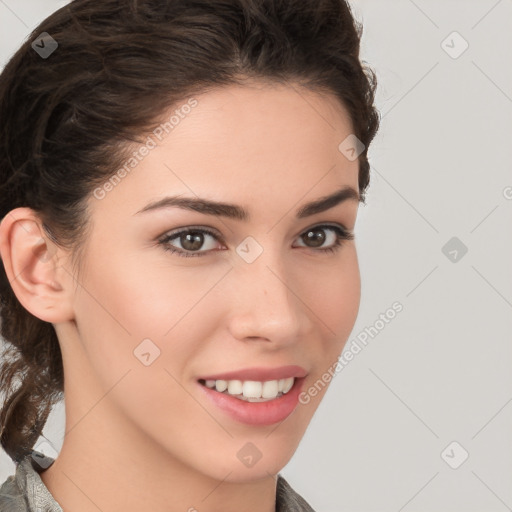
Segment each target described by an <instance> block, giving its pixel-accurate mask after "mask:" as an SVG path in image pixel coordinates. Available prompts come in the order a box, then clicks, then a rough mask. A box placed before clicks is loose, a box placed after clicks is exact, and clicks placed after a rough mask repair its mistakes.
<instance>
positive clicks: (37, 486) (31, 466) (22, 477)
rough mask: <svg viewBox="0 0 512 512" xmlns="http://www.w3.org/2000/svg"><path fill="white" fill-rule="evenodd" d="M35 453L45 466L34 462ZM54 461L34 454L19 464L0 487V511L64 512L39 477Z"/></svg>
mask: <svg viewBox="0 0 512 512" xmlns="http://www.w3.org/2000/svg"><path fill="white" fill-rule="evenodd" d="M33 453H37V456H38V460H42V461H44V462H45V465H43V466H40V465H37V463H36V462H35V461H33V457H32V455H33ZM53 461H54V459H52V458H50V457H45V456H44V455H42V454H39V453H38V452H32V453H31V454H29V455H27V456H26V457H25V458H23V459H22V460H21V461H20V462H18V463H17V464H16V472H15V474H14V475H11V476H9V477H8V478H7V480H5V482H4V483H3V484H2V485H1V486H0V511H1V512H39V511H40V510H44V511H45V512H62V508H61V507H60V506H59V505H58V504H57V502H55V500H54V499H53V497H52V496H51V494H50V492H49V491H48V489H47V488H46V486H45V485H44V483H43V481H42V480H41V477H40V476H39V471H41V469H42V468H44V467H48V466H49V465H51V463H52V462H53Z"/></svg>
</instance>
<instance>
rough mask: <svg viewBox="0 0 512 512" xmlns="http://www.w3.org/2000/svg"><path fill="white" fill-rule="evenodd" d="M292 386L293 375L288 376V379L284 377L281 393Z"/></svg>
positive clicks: (286, 391)
mask: <svg viewBox="0 0 512 512" xmlns="http://www.w3.org/2000/svg"><path fill="white" fill-rule="evenodd" d="M292 386H293V377H290V378H289V379H284V383H283V393H288V391H290V389H292Z"/></svg>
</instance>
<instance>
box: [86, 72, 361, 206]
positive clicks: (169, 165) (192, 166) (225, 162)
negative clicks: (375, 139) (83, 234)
mask: <svg viewBox="0 0 512 512" xmlns="http://www.w3.org/2000/svg"><path fill="white" fill-rule="evenodd" d="M187 105H188V106H187ZM191 105H192V106H191ZM185 106H187V108H185ZM351 133H352V123H351V120H350V117H349V115H348V112H347V110H346V109H345V107H344V106H343V105H342V104H341V103H340V101H339V100H338V99H337V98H335V97H334V96H333V95H330V94H319V93H317V92H313V91H310V90H306V89H304V88H302V87H300V86H299V85H297V84H275V83H268V82H254V81H253V82H248V84H247V85H244V86H240V85H231V86H224V87H219V88H217V89H213V90H210V91H208V92H206V93H203V94H200V95H197V96H194V97H193V98H190V99H189V100H188V101H183V103H182V104H177V105H175V106H173V108H172V109H171V110H170V111H169V112H166V113H165V115H163V116H162V124H161V125H160V127H159V128H157V130H155V131H154V132H152V133H150V134H149V136H148V139H147V143H146V146H148V147H150V146H151V149H150V150H147V151H137V148H135V152H136V153H137V152H138V155H137V157H136V158H135V157H134V158H135V159H136V160H137V161H136V162H134V158H131V160H132V162H130V165H127V166H126V168H125V170H126V172H123V173H122V174H123V176H122V179H121V180H116V181H117V182H116V184H115V186H114V187H109V192H108V194H106V196H105V198H104V200H102V201H101V205H94V206H95V207H99V208H102V207H105V208H106V207H108V206H109V205H110V204H113V205H115V206H116V207H118V208H119V209H120V210H121V211H122V210H126V211H128V210H130V211H131V213H132V214H133V213H134V212H135V211H137V210H139V209H140V208H142V207H143V206H144V205H145V203H147V201H148V200H154V199H156V198H158V197H162V196H164V195H166V194H171V193H172V194H186V195H189V196H190V195H192V196H194V195H196V196H201V197H205V198H211V199H216V200H223V201H226V202H232V203H238V204H242V203H243V204H250V203H251V202H254V201H255V200H256V199H258V202H259V203H260V204H262V205H265V204H266V203H273V204H275V203H276V202H277V203H279V204H281V210H282V208H283V207H285V206H286V205H287V204H288V203H289V206H292V205H294V204H297V202H298V201H299V199H300V198H301V197H304V196H307V195H308V194H309V193H311V194H310V197H313V196H314V197H318V196H321V195H326V194H328V193H330V192H332V190H333V189H334V188H340V186H343V185H350V186H352V187H353V188H355V189H356V190H357V189H358V186H357V185H358V183H357V177H358V163H357V160H356V161H349V160H348V159H347V158H346V157H345V156H344V155H343V154H342V153H341V152H340V150H339V149H338V146H339V145H340V143H341V142H342V141H343V140H344V139H345V138H346V137H348V136H349V135H350V134H351ZM143 145H144V144H143ZM142 153H144V156H141V154H142ZM133 164H135V165H133ZM132 165H133V167H132ZM112 189H113V190H112ZM283 192H285V194H284V195H283ZM93 202H94V201H93Z"/></svg>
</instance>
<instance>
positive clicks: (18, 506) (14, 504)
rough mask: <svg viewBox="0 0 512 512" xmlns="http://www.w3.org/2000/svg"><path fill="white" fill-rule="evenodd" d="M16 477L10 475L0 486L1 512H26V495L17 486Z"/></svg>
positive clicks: (27, 509)
mask: <svg viewBox="0 0 512 512" xmlns="http://www.w3.org/2000/svg"><path fill="white" fill-rule="evenodd" d="M18 480H19V479H18V478H16V475H11V476H9V477H8V478H7V480H6V481H5V482H4V483H3V484H2V485H1V486H0V510H1V511H2V512H26V511H29V510H30V509H29V508H28V503H27V500H26V499H25V496H26V493H25V492H24V489H22V488H21V487H20V486H19V483H18Z"/></svg>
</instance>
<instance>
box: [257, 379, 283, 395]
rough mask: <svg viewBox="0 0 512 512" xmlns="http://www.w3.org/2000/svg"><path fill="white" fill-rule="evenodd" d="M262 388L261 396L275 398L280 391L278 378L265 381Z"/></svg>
mask: <svg viewBox="0 0 512 512" xmlns="http://www.w3.org/2000/svg"><path fill="white" fill-rule="evenodd" d="M261 387H262V390H261V398H274V397H276V396H277V394H278V393H279V386H278V383H277V380H269V381H267V382H264V383H263V386H261Z"/></svg>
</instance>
